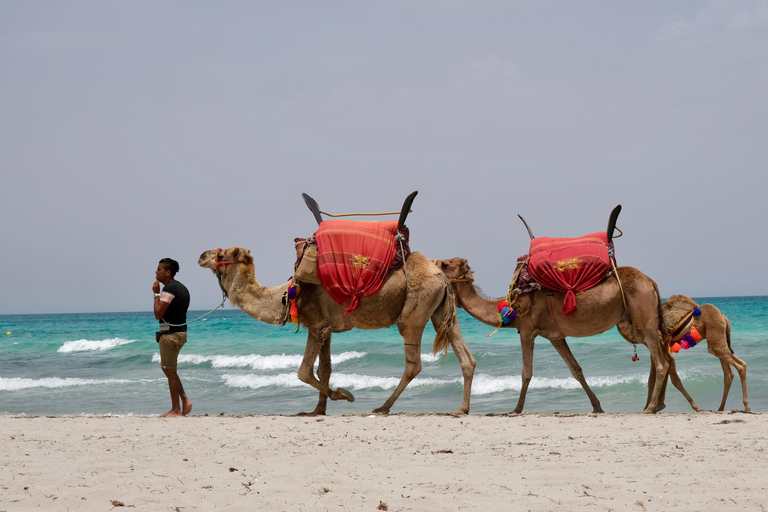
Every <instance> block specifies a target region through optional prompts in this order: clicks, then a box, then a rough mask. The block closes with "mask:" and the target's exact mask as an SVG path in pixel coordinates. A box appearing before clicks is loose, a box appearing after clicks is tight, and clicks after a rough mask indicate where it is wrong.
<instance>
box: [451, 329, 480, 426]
mask: <svg viewBox="0 0 768 512" xmlns="http://www.w3.org/2000/svg"><path fill="white" fill-rule="evenodd" d="M451 347H452V348H453V352H454V354H456V357H457V358H458V360H459V364H460V365H461V373H462V375H463V376H464V396H463V399H462V402H461V409H459V410H458V411H453V412H452V413H451V414H453V415H455V416H458V415H462V414H469V398H470V395H471V394H472V378H473V377H474V375H475V366H477V361H475V358H474V357H473V356H472V353H471V352H470V351H469V347H467V344H466V342H465V341H464V336H462V334H461V329H460V328H459V323H458V322H456V323H454V324H453V332H452V334H451Z"/></svg>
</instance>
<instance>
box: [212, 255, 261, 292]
mask: <svg viewBox="0 0 768 512" xmlns="http://www.w3.org/2000/svg"><path fill="white" fill-rule="evenodd" d="M246 251H247V249H246ZM225 253H226V257H227V258H229V260H225V259H224V258H225ZM213 259H214V261H215V262H216V268H215V269H214V270H213V273H214V274H216V279H217V280H218V281H219V288H221V292H222V293H223V294H224V296H225V297H228V295H227V290H226V289H225V288H224V283H222V277H223V276H224V274H225V272H224V270H225V269H226V268H227V267H228V266H229V265H232V264H233V263H244V264H246V265H250V264H253V257H252V256H251V255H250V254H249V253H248V252H245V253H244V252H243V250H242V249H240V248H239V247H235V248H234V250H233V248H232V247H230V248H229V249H222V248H221V247H219V248H218V249H216V254H215V255H214V257H213Z"/></svg>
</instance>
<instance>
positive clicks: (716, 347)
mask: <svg viewBox="0 0 768 512" xmlns="http://www.w3.org/2000/svg"><path fill="white" fill-rule="evenodd" d="M707 350H708V351H709V353H710V354H712V355H713V356H715V357H717V358H718V359H720V365H721V366H722V367H723V400H722V402H720V408H719V409H718V411H723V410H724V409H725V401H726V399H727V398H728V392H729V391H730V389H731V384H732V383H733V370H732V369H731V366H733V367H734V368H736V371H737V372H739V378H740V379H741V393H742V399H743V402H744V411H745V412H749V400H748V399H747V363H745V362H744V361H742V360H741V359H739V358H738V357H736V355H735V354H733V353H732V352H731V351H730V349H729V348H728V345H727V344H726V342H725V339H723V340H722V342H721V341H720V340H718V339H717V337H716V336H712V335H711V334H710V333H707Z"/></svg>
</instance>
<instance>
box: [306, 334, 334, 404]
mask: <svg viewBox="0 0 768 512" xmlns="http://www.w3.org/2000/svg"><path fill="white" fill-rule="evenodd" d="M317 376H318V377H319V378H320V383H321V384H322V385H324V386H328V382H329V381H330V380H331V338H330V336H329V337H328V341H327V342H326V343H323V346H322V347H320V361H319V363H318V365H317ZM319 395H320V396H319V397H318V398H317V406H316V407H315V410H314V411H312V412H311V413H309V415H310V416H325V411H326V406H327V405H328V395H326V394H325V393H323V392H322V391H320V392H319Z"/></svg>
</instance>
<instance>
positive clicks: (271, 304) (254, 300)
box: [198, 247, 476, 415]
mask: <svg viewBox="0 0 768 512" xmlns="http://www.w3.org/2000/svg"><path fill="white" fill-rule="evenodd" d="M198 264H199V265H200V266H201V267H204V268H209V269H211V270H213V272H214V273H215V274H217V276H218V277H219V278H220V283H221V287H222V289H223V290H224V291H225V293H226V295H227V297H228V298H229V300H230V302H231V303H232V305H234V306H238V307H240V309H242V310H243V311H245V312H246V313H247V314H249V315H250V316H252V317H254V318H256V319H257V320H260V321H262V322H266V323H269V324H280V323H282V322H283V319H284V318H285V316H286V307H285V306H284V305H283V304H282V296H283V294H284V293H285V291H286V288H287V286H288V283H285V284H282V285H279V286H273V287H265V286H262V285H261V284H259V283H258V281H256V278H255V277H254V264H253V257H252V256H251V254H250V251H249V250H248V249H245V248H242V247H230V248H229V249H226V250H209V251H205V252H204V253H203V254H202V255H200V259H199V260H198ZM405 267H406V269H407V272H408V274H407V278H406V274H405V272H404V271H403V269H402V268H400V269H398V270H395V271H392V272H390V273H389V275H388V276H387V278H386V279H385V281H384V284H383V285H382V287H381V289H380V290H379V291H378V292H377V293H376V294H374V295H371V296H369V297H361V298H360V303H359V306H358V307H357V309H355V310H354V311H353V312H351V313H349V314H348V315H345V314H344V307H343V306H340V305H339V304H338V303H336V302H335V301H334V300H333V299H332V298H331V296H330V295H329V294H328V292H326V291H325V289H324V288H323V287H322V286H321V285H314V284H310V283H302V284H301V293H299V295H298V297H297V298H296V303H297V306H298V309H299V321H300V322H301V324H302V325H304V326H305V327H306V328H307V330H308V331H309V334H308V337H307V346H306V349H305V351H304V358H303V360H302V362H301V366H300V368H299V373H298V376H299V379H300V380H301V381H302V382H305V383H307V384H309V385H311V386H313V387H314V388H316V389H317V390H318V391H319V392H320V398H319V400H318V403H317V406H316V407H315V410H314V411H313V412H311V413H309V414H310V415H324V414H325V413H326V404H327V400H328V398H330V399H331V400H348V401H350V402H353V401H354V400H355V398H354V396H353V395H352V393H350V392H349V391H347V390H345V389H343V388H338V389H335V390H334V389H331V388H330V387H329V386H328V382H329V380H330V377H331V333H334V332H344V331H348V330H350V329H352V328H353V327H357V328H358V329H383V328H386V327H390V326H392V325H397V328H398V330H399V331H400V334H401V336H402V337H403V341H404V344H405V371H404V372H403V376H402V378H401V379H400V383H399V384H398V386H397V388H396V389H395V391H394V392H393V393H392V396H390V397H389V398H388V399H387V401H386V402H384V405H382V406H381V407H379V408H378V409H375V410H374V411H373V412H374V413H383V414H387V413H389V410H390V408H391V407H392V405H393V404H394V403H395V400H397V398H398V397H399V396H400V394H401V393H402V392H403V390H404V389H405V387H406V386H407V385H408V383H409V382H411V380H413V378H414V377H416V375H418V373H419V372H420V371H421V337H422V334H423V332H424V328H425V327H426V324H427V322H429V320H430V319H431V320H432V324H433V326H434V327H435V331H437V336H436V337H435V342H434V346H433V353H438V352H440V351H442V350H444V349H446V348H447V346H448V344H450V345H451V347H453V351H454V352H455V353H456V357H457V358H458V359H459V364H460V365H461V371H462V374H463V376H464V395H463V401H462V405H461V408H460V409H459V410H457V411H455V412H453V413H452V414H456V415H458V414H468V413H469V398H470V393H471V388H472V377H473V375H474V371H475V364H476V363H475V359H474V357H472V354H471V353H470V351H469V349H468V348H467V345H466V344H465V343H464V338H463V337H462V335H461V330H460V329H459V323H458V321H457V317H456V305H455V297H454V294H453V291H452V289H451V286H450V284H449V283H448V280H447V279H446V277H445V276H444V275H443V274H442V273H441V272H440V271H439V270H438V269H437V268H435V266H434V265H433V263H432V261H430V260H429V259H427V258H426V257H425V256H424V255H422V254H421V253H418V252H414V253H412V254H411V255H410V257H409V258H408V259H407V260H406V264H405ZM318 356H319V357H320V361H319V365H318V370H317V374H318V377H319V379H318V378H316V377H315V374H314V364H315V360H316V359H317V358H318Z"/></svg>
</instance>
